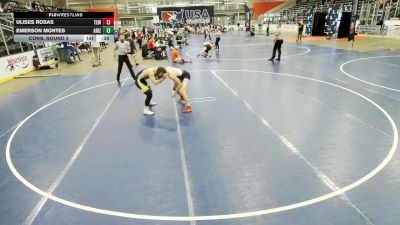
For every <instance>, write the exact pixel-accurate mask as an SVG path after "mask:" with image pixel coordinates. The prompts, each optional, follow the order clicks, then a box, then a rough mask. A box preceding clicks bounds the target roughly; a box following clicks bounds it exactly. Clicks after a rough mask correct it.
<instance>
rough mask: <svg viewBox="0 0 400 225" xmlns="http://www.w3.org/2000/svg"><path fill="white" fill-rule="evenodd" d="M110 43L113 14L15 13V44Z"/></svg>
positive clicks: (112, 34)
mask: <svg viewBox="0 0 400 225" xmlns="http://www.w3.org/2000/svg"><path fill="white" fill-rule="evenodd" d="M113 40H114V13H113V12H14V41H15V42H70V41H77V42H108V41H113Z"/></svg>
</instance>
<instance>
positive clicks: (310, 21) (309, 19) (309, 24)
mask: <svg viewBox="0 0 400 225" xmlns="http://www.w3.org/2000/svg"><path fill="white" fill-rule="evenodd" d="M305 24H306V31H305V35H306V36H311V34H312V30H313V25H314V8H310V9H308V10H307V12H306V21H305Z"/></svg>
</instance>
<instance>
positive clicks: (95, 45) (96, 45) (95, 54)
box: [90, 42, 101, 67]
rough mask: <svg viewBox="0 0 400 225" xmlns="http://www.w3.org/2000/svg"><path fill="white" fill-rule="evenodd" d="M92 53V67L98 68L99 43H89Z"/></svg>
mask: <svg viewBox="0 0 400 225" xmlns="http://www.w3.org/2000/svg"><path fill="white" fill-rule="evenodd" d="M90 45H91V47H92V52H93V64H92V66H93V67H96V66H100V65H101V62H100V43H99V42H91V43H90Z"/></svg>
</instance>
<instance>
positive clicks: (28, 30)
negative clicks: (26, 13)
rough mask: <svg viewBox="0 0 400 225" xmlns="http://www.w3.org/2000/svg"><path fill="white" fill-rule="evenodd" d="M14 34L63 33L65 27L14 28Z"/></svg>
mask: <svg viewBox="0 0 400 225" xmlns="http://www.w3.org/2000/svg"><path fill="white" fill-rule="evenodd" d="M15 33H16V34H65V28H41V27H38V28H15Z"/></svg>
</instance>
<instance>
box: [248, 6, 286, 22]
mask: <svg viewBox="0 0 400 225" xmlns="http://www.w3.org/2000/svg"><path fill="white" fill-rule="evenodd" d="M282 3H284V2H254V3H253V11H254V19H258V17H259V16H260V15H262V14H264V13H266V12H268V11H269V10H271V9H273V8H275V7H277V6H279V5H280V4H282Z"/></svg>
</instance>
